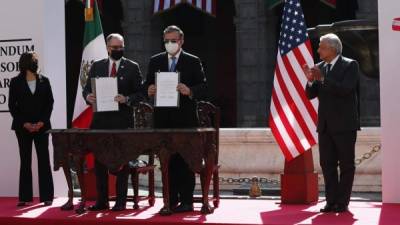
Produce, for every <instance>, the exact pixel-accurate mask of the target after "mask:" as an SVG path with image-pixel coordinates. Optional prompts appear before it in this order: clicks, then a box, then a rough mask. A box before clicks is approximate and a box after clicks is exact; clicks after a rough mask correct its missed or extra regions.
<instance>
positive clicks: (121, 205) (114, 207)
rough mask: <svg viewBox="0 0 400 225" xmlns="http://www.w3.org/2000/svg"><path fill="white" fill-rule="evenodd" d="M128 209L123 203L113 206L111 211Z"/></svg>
mask: <svg viewBox="0 0 400 225" xmlns="http://www.w3.org/2000/svg"><path fill="white" fill-rule="evenodd" d="M125 209H126V205H123V204H115V205H114V206H113V207H112V208H111V211H114V212H117V211H122V210H125Z"/></svg>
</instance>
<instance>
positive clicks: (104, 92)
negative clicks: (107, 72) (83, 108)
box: [91, 77, 119, 112]
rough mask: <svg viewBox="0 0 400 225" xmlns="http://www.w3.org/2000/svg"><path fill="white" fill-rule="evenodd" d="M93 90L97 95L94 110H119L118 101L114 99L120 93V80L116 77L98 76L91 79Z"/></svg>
mask: <svg viewBox="0 0 400 225" xmlns="http://www.w3.org/2000/svg"><path fill="white" fill-rule="evenodd" d="M91 84H92V91H93V94H94V95H95V96H96V104H94V105H93V111H94V112H107V111H118V110H119V106H118V102H116V101H114V98H115V96H117V95H118V80H117V78H116V77H98V78H92V79H91Z"/></svg>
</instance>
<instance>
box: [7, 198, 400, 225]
mask: <svg viewBox="0 0 400 225" xmlns="http://www.w3.org/2000/svg"><path fill="white" fill-rule="evenodd" d="M65 200H66V199H65V198H58V199H56V200H55V201H54V204H53V206H51V207H44V206H43V205H42V204H39V203H38V202H37V200H36V201H35V203H34V204H32V205H30V206H27V207H23V208H17V207H16V203H17V199H16V198H0V224H1V225H8V224H10V225H19V224H29V225H39V224H40V225H49V224H56V225H69V224H74V225H102V224H115V225H119V224H140V225H147V224H153V225H154V224H161V225H183V224H240V225H253V224H268V225H278V224H279V225H289V224H299V225H306V224H312V225H392V224H393V225H394V224H396V225H397V224H400V204H382V203H378V202H352V203H351V204H350V212H347V213H343V214H335V213H328V214H321V213H319V208H321V207H322V206H323V205H324V202H320V203H318V204H316V205H280V204H279V201H273V200H230V199H223V200H222V201H221V204H220V207H219V208H218V209H216V210H215V212H214V214H211V215H201V214H200V212H199V211H200V204H196V205H195V212H191V213H183V214H174V215H172V216H168V217H161V216H159V215H158V214H157V212H158V210H159V209H160V207H161V202H162V200H161V199H157V201H156V205H155V206H154V207H147V204H146V203H147V202H142V203H141V207H140V209H139V210H136V211H134V210H132V209H128V210H126V211H123V212H111V211H101V212H88V213H86V214H83V215H76V214H74V212H73V211H61V210H60V209H59V206H60V205H62V204H63V203H64V202H65ZM128 207H129V208H131V207H132V203H129V204H128Z"/></svg>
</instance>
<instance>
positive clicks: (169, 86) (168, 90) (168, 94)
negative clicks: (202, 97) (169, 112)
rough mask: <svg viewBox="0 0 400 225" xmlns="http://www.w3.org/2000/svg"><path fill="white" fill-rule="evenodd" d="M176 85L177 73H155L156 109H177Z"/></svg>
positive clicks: (177, 81) (177, 80) (177, 95)
mask: <svg viewBox="0 0 400 225" xmlns="http://www.w3.org/2000/svg"><path fill="white" fill-rule="evenodd" d="M178 83H179V73H176V72H158V73H156V80H155V84H156V87H157V92H156V97H155V102H154V103H155V106H156V107H179V93H178V91H177V90H176V87H177V86H178Z"/></svg>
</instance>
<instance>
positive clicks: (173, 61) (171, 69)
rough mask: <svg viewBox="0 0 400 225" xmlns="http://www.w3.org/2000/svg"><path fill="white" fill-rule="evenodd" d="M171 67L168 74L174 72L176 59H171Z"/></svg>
mask: <svg viewBox="0 0 400 225" xmlns="http://www.w3.org/2000/svg"><path fill="white" fill-rule="evenodd" d="M171 60H172V62H171V67H170V68H169V72H175V67H176V58H175V57H171Z"/></svg>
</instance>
